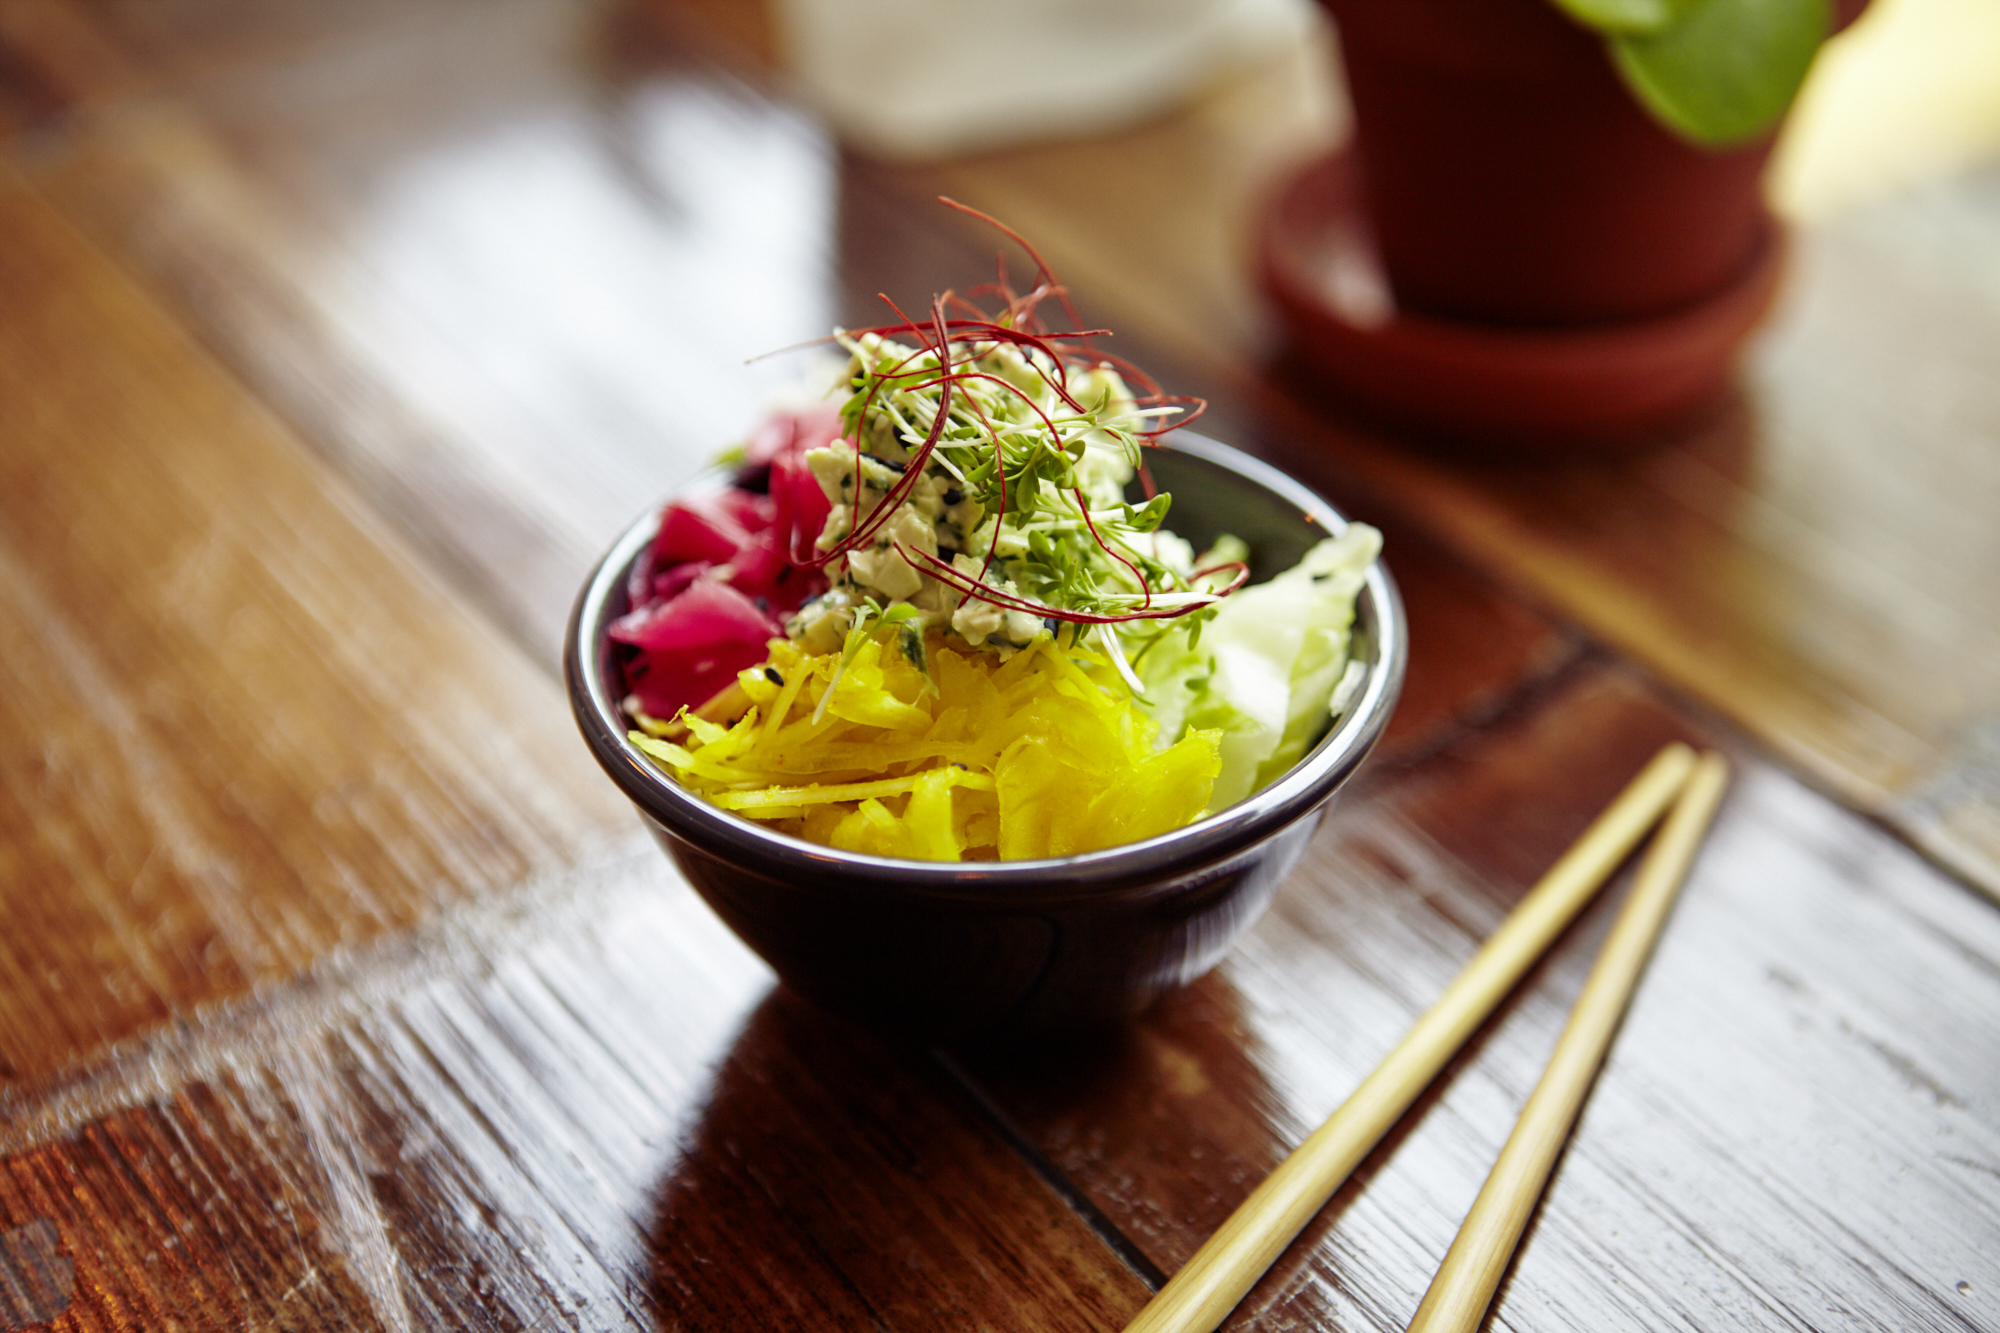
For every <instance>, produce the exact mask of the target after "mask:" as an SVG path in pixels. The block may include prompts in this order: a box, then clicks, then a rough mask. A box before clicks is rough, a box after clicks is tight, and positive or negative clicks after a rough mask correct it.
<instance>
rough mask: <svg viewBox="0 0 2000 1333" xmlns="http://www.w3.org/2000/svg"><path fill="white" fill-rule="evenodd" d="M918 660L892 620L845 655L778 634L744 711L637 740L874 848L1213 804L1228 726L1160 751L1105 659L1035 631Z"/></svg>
mask: <svg viewBox="0 0 2000 1333" xmlns="http://www.w3.org/2000/svg"><path fill="white" fill-rule="evenodd" d="M926 657H927V659H928V665H929V671H928V673H927V672H926V670H925V669H924V667H923V666H920V665H918V663H916V662H914V661H912V660H911V658H910V657H909V656H907V655H906V654H905V653H904V652H903V651H902V649H901V648H900V647H899V646H898V640H897V638H896V636H895V635H894V634H893V633H885V634H884V635H883V636H882V637H879V638H870V639H867V640H865V641H864V642H862V643H861V644H860V646H859V648H858V649H857V650H856V651H855V652H854V653H853V654H852V656H851V657H849V659H848V660H847V662H846V664H845V665H844V666H843V665H842V661H841V659H842V654H841V653H839V652H833V653H825V654H819V655H814V654H809V653H806V652H804V651H802V650H801V649H800V647H799V645H797V644H795V643H792V642H790V641H789V640H784V639H774V640H772V641H771V656H770V660H769V661H768V662H767V663H766V664H765V665H764V666H762V667H753V668H751V669H750V670H748V671H745V672H743V673H742V674H741V676H739V677H738V680H739V682H740V683H741V685H742V688H743V691H744V693H745V694H746V695H748V696H749V698H750V700H751V703H752V705H753V706H752V707H751V708H750V709H749V711H748V712H746V713H745V714H744V715H743V716H742V717H740V718H739V719H737V720H736V722H735V723H733V724H730V725H723V724H719V723H715V722H710V721H706V720H704V719H702V718H699V717H696V716H694V715H692V714H690V713H687V712H685V711H683V712H682V714H681V716H680V718H679V719H678V720H679V721H681V722H683V723H685V724H686V726H687V729H688V735H687V737H686V739H685V743H684V744H675V743H673V742H671V741H667V740H664V739H660V738H657V737H653V736H648V735H646V734H645V733H643V732H636V731H635V732H633V733H632V742H633V744H635V745H637V746H638V747H639V748H640V749H642V750H644V751H645V752H646V753H647V754H649V755H651V756H652V757H653V758H654V759H655V760H656V761H657V762H659V764H660V765H661V766H662V767H664V768H666V769H668V770H669V771H670V772H671V773H673V774H674V776H676V777H677V778H678V779H679V780H680V781H681V782H682V783H683V784H684V785H685V786H687V787H689V788H691V789H692V790H694V791H696V792H698V793H700V794H701V795H702V796H704V797H706V798H707V799H708V800H710V801H712V802H714V803H715V804H716V805H718V806H720V807H722V808H723V809H725V810H731V811H734V812H735V813H737V814H739V815H742V816H745V817H747V818H750V819H757V820H762V821H764V822H765V823H767V824H769V825H770V826H772V827H774V828H778V829H781V830H783V831H784V832H787V833H791V834H795V835H797V836H799V837H802V838H806V839H808V840H810V841H813V842H818V843H821V844H824V845H828V846H833V847H839V848H843V849H846V850H849V851H858V852H867V853H872V854H874V855H877V856H897V857H908V858H913V859H917V860H927V861H958V860H994V859H1000V860H1020V859H1025V858H1031V857H1044V856H1068V855H1072V854H1074V853H1078V852H1087V851H1095V850H1097V849H1098V848H1101V847H1110V846H1114V845H1116V844H1119V843H1125V842H1136V841H1138V840H1139V839H1142V838H1150V837H1153V836H1154V835H1155V834H1160V833H1165V832H1167V831H1168V830H1170V829H1176V828H1180V827H1181V826H1182V825H1184V824H1188V823H1190V822H1192V821H1193V820H1194V819H1196V818H1197V817H1198V816H1200V815H1201V813H1202V812H1203V811H1204V810H1205V809H1206V808H1207V806H1208V800H1209V793H1210V790H1211V789H1212V788H1213V786H1214V784H1215V778H1216V774H1217V772H1218V771H1219V770H1220V768H1221V751H1220V739H1221V733H1220V732H1219V731H1190V732H1189V733H1188V734H1187V735H1185V736H1184V737H1182V738H1181V739H1180V740H1179V741H1177V742H1175V743H1174V744H1173V745H1170V746H1168V747H1167V748H1166V749H1164V750H1157V751H1156V750H1155V748H1154V737H1155V730H1154V726H1153V723H1152V720H1151V719H1150V718H1148V717H1147V716H1146V715H1145V714H1144V712H1142V711H1141V710H1140V709H1139V707H1138V706H1137V705H1136V704H1135V703H1134V702H1133V699H1132V696H1131V693H1130V691H1129V689H1128V687H1127V686H1126V684H1125V683H1124V681H1123V680H1122V679H1120V677H1119V675H1118V673H1117V671H1116V670H1115V669H1114V668H1113V667H1112V665H1111V663H1110V662H1109V661H1108V660H1107V659H1105V658H1104V657H1103V656H1101V655H1100V654H1097V653H1095V652H1091V651H1087V650H1084V649H1081V648H1077V647H1069V648H1062V647H1058V646H1057V643H1056V641H1055V640H1054V639H1052V638H1050V637H1048V636H1043V637H1041V638H1039V639H1037V640H1035V642H1034V643H1032V644H1031V645H1029V646H1028V647H1027V648H1024V649H1022V650H1021V651H1020V652H1018V653H1016V654H1015V655H1014V656H1013V657H1012V658H1011V659H1009V660H1008V661H1006V662H1004V663H1003V662H1000V661H999V660H998V659H997V658H996V657H995V656H994V655H993V654H992V653H988V652H981V651H978V650H973V651H960V650H959V649H957V648H955V647H951V646H949V645H948V644H947V643H946V642H945V641H944V640H943V639H942V638H940V637H938V636H936V635H933V636H932V637H931V638H930V640H929V642H928V643H927V645H926ZM829 690H830V691H831V694H830V696H829ZM822 702H823V703H824V706H823V707H822Z"/></svg>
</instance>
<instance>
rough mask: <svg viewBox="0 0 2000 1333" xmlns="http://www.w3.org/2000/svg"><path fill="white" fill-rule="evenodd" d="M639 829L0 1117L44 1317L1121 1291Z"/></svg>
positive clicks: (473, 1313) (954, 1100)
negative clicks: (48, 1307)
mask: <svg viewBox="0 0 2000 1333" xmlns="http://www.w3.org/2000/svg"><path fill="white" fill-rule="evenodd" d="M665 879H666V876H665V872H664V868H663V863H662V862H661V860H660V857H659V855H658V853H657V851H656V850H655V849H653V848H652V847H651V846H650V845H631V844H628V845H627V846H626V847H624V848H622V849H620V850H619V851H618V852H617V853H616V854H609V855H606V856H603V857H600V858H599V859H598V860H597V861H596V862H595V863H594V864H593V865H591V866H590V867H588V868H586V869H585V870H583V871H580V872H578V873H575V874H572V875H570V876H566V877H563V878H561V879H558V880H554V881H549V882H545V883H543V884H540V885H538V886H533V887H531V888H527V889H523V890H521V891H517V892H513V893H509V894H505V895H500V896H497V897H493V898H489V899H487V900H485V901H484V902H483V903H481V904H477V905H473V906H470V907H465V908H459V909H454V910H453V911H452V912H451V913H449V914H447V915H446V916H443V917H440V918H439V919H438V920H436V921H434V922H432V923H430V924H429V925H428V926H426V927H424V928H422V929H420V930H418V931H417V932H415V933H414V934H412V935H410V936H407V937H403V938H399V939H394V940H386V941H383V942H382V943H380V944H378V945H376V946H374V947H372V948H370V949H367V950H362V951H359V952H357V953H356V954H354V955H350V956H348V957H346V958H343V959H342V960H340V961H339V962H338V963H336V964H335V965H334V966H333V967H331V968H330V969H324V970H322V971H321V972H319V973H316V974H315V975H314V976H312V977H310V978H306V979H303V980H300V981H295V982H291V983H286V984H283V985H280V986H277V987H274V988H271V989H270V990H268V991H266V992H265V993H263V994H262V995H260V996H259V997H257V998H255V999H253V1000H249V1001H239V1002H235V1003H233V1004H230V1005H227V1006H223V1007H222V1008H220V1009H218V1010H216V1011H214V1012H213V1013H211V1014H210V1015H209V1017H208V1019H207V1021H206V1022H204V1023H203V1024H202V1025H200V1027H199V1028H197V1029H192V1030H181V1031H169V1032H167V1033H163V1034H160V1035H159V1036H156V1037H153V1038H150V1039H148V1040H146V1041H144V1042H142V1043H139V1044H137V1045H135V1046H133V1047H130V1048H127V1049H125V1050H123V1051H121V1052H119V1053H118V1054H117V1055H116V1056H115V1057H114V1058H113V1059H111V1060H109V1061H106V1062H104V1063H102V1064H101V1065H99V1066H98V1067H96V1068H94V1069H92V1070H89V1071H87V1072H86V1073H84V1074H83V1075H80V1076H75V1075H73V1076H71V1077H69V1078H66V1079H58V1080H52V1081H48V1082H46V1083H45V1084H44V1085H43V1086H42V1087H40V1088H38V1089H36V1090H33V1091H32V1092H31V1093H30V1094H29V1095H25V1096H20V1097H17V1098H16V1099H15V1101H14V1103H13V1105H11V1106H10V1108H9V1110H10V1114H9V1116H8V1119H7V1121H6V1126H5V1128H4V1130H0V1151H4V1152H6V1153H7V1154H8V1155H7V1156H6V1157H5V1158H4V1160H0V1230H4V1229H8V1228H15V1227H35V1226H40V1227H43V1228H48V1227H51V1226H52V1227H53V1228H54V1231H55V1233H56V1236H57V1238H58V1241H57V1252H58V1253H59V1254H60V1255H61V1256H63V1257H66V1258H67V1259H68V1260H69V1261H70V1262H71V1264H72V1265H73V1268H74V1276H73V1280H72V1281H71V1283H70V1284H69V1290H68V1292H67V1296H68V1303H67V1307H66V1311H67V1313H66V1322H64V1323H62V1324H61V1325H60V1326H61V1327H66V1328H79V1329H100V1328H101V1329H110V1328H129V1327H133V1326H135V1325H141V1326H149V1327H154V1326H160V1327H163V1326H168V1325H169V1324H174V1323H178V1324H180V1325H182V1326H193V1327H244V1326H251V1327H260V1326H281V1327H287V1328H313V1329H330V1328H384V1329H417V1328H421V1329H432V1328H481V1329H515V1328H522V1329H525V1328H541V1327H546V1326H548V1325H550V1324H559V1325H562V1326H567V1327H580V1328H594V1329H596V1328H601V1329H611V1328H626V1327H632V1326H641V1325H642V1326H648V1327H651V1326H654V1325H656V1324H660V1325H664V1326H667V1327H674V1328H685V1329H691V1330H692V1329H735V1328H753V1327H754V1328H771V1329H823V1328H828V1327H867V1326H873V1327H882V1328H910V1329H917V1328H936V1327H945V1326H964V1327H983V1328H993V1329H1021V1330H1037V1329H1055V1328H1064V1329H1115V1328H1117V1327H1119V1325H1120V1324H1121V1323H1122V1321H1123V1320H1124V1319H1125V1318H1126V1317H1128V1316H1129V1315H1130V1314H1131V1313H1132V1312H1133V1311H1135V1310H1136V1309H1137V1308H1138V1306H1139V1304H1140V1303H1142V1302H1143V1300H1144V1298H1145V1296H1146V1290H1145V1288H1144V1287H1143V1285H1142V1284H1141V1283H1140V1281H1139V1280H1138V1278H1137V1277H1135V1276H1134V1275H1133V1274H1132V1273H1131V1272H1130V1271H1129V1270H1128V1269H1127V1268H1126V1267H1125V1266H1124V1265H1123V1264H1122V1263H1120V1262H1119V1260H1118V1259H1117V1257H1116V1256H1115V1255H1114V1254H1113V1253H1112V1252H1111V1251H1110V1250H1109V1249H1107V1248H1106V1247H1105V1245H1104V1244H1103V1242H1102V1241H1101V1240H1100V1239H1099V1238H1098V1237H1097V1236H1096V1235H1095V1234H1094V1233H1093V1232H1092V1231H1091V1230H1090V1229H1089V1228H1088V1227H1087V1226H1086V1225H1084V1223H1083V1222H1082V1221H1081V1220H1080V1219H1078V1218H1077V1217H1076V1216H1075V1215H1074V1214H1073V1213H1072V1212H1071V1211H1070V1210H1069V1208H1068V1206H1067V1205H1066V1204H1065V1202H1064V1201H1063V1200H1062V1199H1061V1198H1060V1197H1059V1196H1058V1195H1056V1194H1055V1193H1054V1192H1053V1191H1051V1190H1050V1189H1049V1188H1048V1187H1047V1186H1046V1185H1045V1184H1044V1183H1043V1182H1042V1181H1041V1180H1039V1179H1038V1178H1037V1177H1036V1176H1035V1175H1034V1174H1033V1173H1031V1172H1030V1171H1029V1170H1028V1169H1027V1167H1026V1166H1025V1165H1024V1164H1023V1163H1022V1162H1021V1161H1020V1160H1019V1159H1018V1158H1017V1157H1016V1156H1015V1155H1014V1154H1013V1152H1012V1151H1011V1150H1010V1149H1009V1148H1008V1147H1007V1146H1006V1144H1005V1143H1004V1142H1003V1141H1002V1140H1000V1139H999V1138H997V1137H996V1136H995V1135H994V1134H993V1132H992V1131H991V1129H990V1128H989V1127H988V1126H987V1125H986V1124H985V1122H984V1121H983V1120H982V1119H981V1117H980V1114H979V1112H978V1110H977V1108H976V1107H975V1106H974V1105H973V1104H972V1103H971V1102H969V1101H967V1100H966V1099H965V1097H964V1096H963V1094H962V1093H960V1092H959V1091H958V1089H957V1088H955V1087H954V1086H953V1084H952V1082H951V1080H950V1079H949V1078H948V1077H947V1076H946V1074H945V1073H944V1072H943V1071H942V1070H941V1069H940V1068H939V1067H938V1066H937V1065H936V1064H934V1063H933V1062H932V1061H931V1059H930V1058H929V1057H928V1056H926V1055H925V1054H924V1053H923V1052H922V1051H918V1050H912V1049H908V1048H901V1047H897V1046H893V1045H890V1044H886V1043H883V1042H881V1041H878V1040H876V1039H874V1038H871V1037H868V1036H866V1035H865V1034H862V1033H859V1032H857V1031H856V1030H854V1029H852V1028H850V1027H848V1026H846V1025H844V1024H842V1023H839V1022H838V1021H836V1020H832V1019H829V1018H825V1017H823V1016H821V1015H819V1014H817V1013H815V1012H813V1011H811V1010H808V1009H806V1008H805V1007H804V1006H802V1005H801V1004H800V1003H799V1002H798V1001H796V1000H794V999H792V998H791V997H790V996H789V995H787V994H785V993H783V992H778V991H773V990H772V989H771V987H770V976H769V973H768V972H767V971H766V970H765V969H764V968H763V966H762V964H760V963H758V962H757V961H756V960H755V959H754V958H753V957H751V956H750V955H749V953H748V952H747V951H746V950H745V949H744V948H743V947H742V946H741V945H739V944H737V943H736V942H735V941H734V940H733V939H732V938H730V937H729V935H728V934H727V932H726V931H725V930H724V929H723V928H722V926H721V925H720V924H719V923H717V922H716V920H715V919H714V918H713V917H712V916H711V915H710V914H709V913H708V911H707V909H706V908H705V907H703V906H702V905H701V903H700V902H699V901H698V900H697V899H695V898H694V896H693V895H692V893H690V892H689V891H688V890H687V889H686V888H685V887H684V886H682V885H679V884H668V883H664V882H663V881H664V880H665Z"/></svg>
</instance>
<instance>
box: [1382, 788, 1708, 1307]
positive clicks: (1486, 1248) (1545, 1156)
mask: <svg viewBox="0 0 2000 1333" xmlns="http://www.w3.org/2000/svg"><path fill="white" fill-rule="evenodd" d="M1728 778H1729V770H1728V766H1727V765H1726V764H1724V763H1723V761H1722V758H1721V756H1719V755H1714V754H1708V755H1703V756H1702V758H1701V761H1700V763H1699V764H1697V765H1696V767H1695V771H1694V774H1693V776H1691V777H1690V778H1689V779H1688V782H1687V786H1686V787H1684V788H1683V789H1682V791H1681V796H1680V800H1679V801H1678V802H1676V803H1675V805H1674V809H1673V812H1672V813H1671V814H1669V815H1668V816H1667V823H1666V827H1665V828H1663V829H1661V830H1660V836H1659V837H1658V838H1656V839H1654V841H1653V845H1652V847H1651V848H1649V849H1648V850H1647V853H1646V859H1645V861H1644V863H1643V864H1642V865H1641V866H1640V867H1639V875H1638V879H1637V882H1636V883H1634V884H1633V886H1632V896H1631V897H1630V898H1629V899H1628V900H1627V901H1626V903H1625V906H1624V908H1623V909H1622V910H1621V911H1620V912H1619V914H1618V920H1617V922H1616V923H1615V924H1614V925H1613V926H1612V928H1611V934H1610V936H1609V937H1608V938H1607V939H1606V940H1605V941H1604V947H1603V948H1602V949H1600V950H1599V951H1598V954H1597V962H1596V963H1595V964H1594V965H1593V966H1592V967H1591V969H1590V979H1589V980H1588V981H1586V982H1585V983H1584V986H1583V993H1582V994H1581V995H1579V996H1578V997H1577V1001H1576V1006H1575V1008H1573V1009H1571V1010H1570V1016H1569V1023H1568V1025H1567V1026H1565V1027H1564V1028H1563V1034H1562V1038H1561V1040H1559V1041H1558V1042H1557V1043H1556V1050H1555V1054H1554V1055H1553V1056H1551V1057H1550V1058H1549V1067H1548V1069H1547V1070H1546V1071H1544V1073H1543V1074H1542V1080H1541V1082H1540V1083H1538V1084H1536V1085H1535V1091H1534V1092H1533V1094H1531V1095H1530V1096H1529V1098H1528V1104H1527V1106H1525V1107H1524V1108H1522V1111H1521V1118H1520V1120H1519V1121H1517V1122H1516V1123H1515V1125H1514V1132H1513V1133H1512V1134H1510V1135H1509V1136H1508V1137H1507V1145H1506V1147H1504V1148H1502V1149H1501V1150H1500V1159H1499V1161H1497V1162H1495V1163H1494V1165H1493V1173H1492V1174H1491V1175H1489V1176H1488V1177H1487V1178H1486V1184H1485V1185H1484V1186H1483V1187H1482V1188H1481V1189H1480V1191H1479V1197H1478V1198H1477V1199H1475V1200H1473V1204H1472V1211H1471V1212H1470V1213H1468V1214H1467V1215H1466V1218H1465V1225H1464V1226H1462V1227H1460V1228H1459V1232H1458V1238H1457V1239H1456V1240H1454V1241H1453V1242H1452V1243H1451V1249H1450V1250H1449V1251H1448V1252H1446V1254H1445V1257H1444V1264H1443V1265H1442V1266H1441V1267H1440V1268H1439V1269H1438V1272H1437V1276H1436V1277H1435V1278H1432V1279H1431V1286H1430V1290H1429V1291H1427V1292H1425V1293H1424V1299H1423V1302H1422V1303H1421V1304H1420V1305H1418V1306H1417V1314H1416V1317H1415V1318H1414V1319H1412V1320H1411V1321H1410V1333H1418V1330H1422V1333H1473V1330H1475V1329H1477V1328H1478V1327H1479V1322H1480V1320H1481V1319H1483V1318H1484V1317H1485V1315H1486V1307H1487V1306H1488V1305H1489V1304H1491V1303H1492V1300H1493V1292H1494V1289H1495V1288H1496V1287H1498V1286H1499V1285H1500V1275H1501V1274H1502V1273H1504V1272H1505V1271H1506V1270H1507V1261H1508V1260H1509V1259H1510V1258H1512V1257H1513V1254H1514V1247H1515V1246H1516V1245H1518V1244H1519V1243H1520V1240H1521V1232H1522V1230H1523V1229H1524V1228H1526V1226H1527V1225H1528V1217H1529V1215H1530V1214H1531V1213H1533V1212H1534V1209H1535V1203H1536V1201H1537V1200H1539V1199H1540V1198H1541V1195H1542V1189H1543V1187H1544V1186H1545V1185H1547V1183H1548V1179H1549V1171H1550V1169H1551V1168H1552V1167H1553V1166H1554V1165H1555V1160H1556V1154H1557V1153H1558V1152H1560V1151H1561V1150H1562V1145H1563V1140H1564V1139H1566V1138H1567V1137H1568V1136H1569V1131H1570V1126H1571V1125H1573V1124H1574V1123H1575V1121H1576V1116H1577V1112H1578V1111H1579V1110H1580V1109H1582V1106H1583V1099H1584V1096H1585V1095H1586V1094H1587V1093H1588V1092H1589V1091H1590V1085H1591V1082H1592V1081H1593V1080H1594V1079H1595V1078H1596V1076H1597V1069H1598V1066H1599V1065H1600V1064H1602V1063H1603V1060H1604V1052H1605V1050H1606V1048H1607V1047H1609V1046H1610V1044H1611V1036H1612V1033H1614V1032H1615V1031H1616V1030H1617V1028H1618V1021H1619V1019H1620V1018H1622V1017H1623V1016H1624V1013H1625V1005H1626V1002H1627V1001H1628V1000H1629V999H1630V998H1631V996H1632V988H1633V987H1634V986H1635V985H1636V984H1637V983H1638V980H1639V973H1640V972H1641V971H1642V970H1643V969H1644V968H1645V966H1646V959H1647V958H1648V957H1649V956H1650V955H1651V953H1652V950H1653V941H1654V940H1655V939H1656V938H1658V936H1659V933H1660V927H1661V925H1662V924H1663V923H1664V922H1665V921H1666V919H1667V909H1668V908H1670V907H1672V906H1673V901H1674V895H1675V893H1676V892H1677V891H1678V890H1679V889H1680V885H1681V880H1682V879H1683V878H1685V877H1686V875H1687V869H1688V865H1689V863H1690V862H1692V861H1693V860H1694V854H1695V850H1696V848H1697V847H1698V846H1699V845H1700V843H1701V838H1702V834H1703V833H1705V832H1706V831H1707V829H1708V824H1709V821H1710V819H1711V818H1713V817H1714V815H1715V808H1716V805H1717V804H1718V803H1719V802H1720V801H1721V800H1722V789H1723V786H1724V784H1725V783H1726V782H1727V781H1728Z"/></svg>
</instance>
